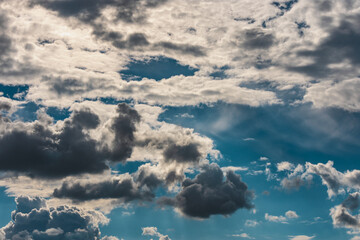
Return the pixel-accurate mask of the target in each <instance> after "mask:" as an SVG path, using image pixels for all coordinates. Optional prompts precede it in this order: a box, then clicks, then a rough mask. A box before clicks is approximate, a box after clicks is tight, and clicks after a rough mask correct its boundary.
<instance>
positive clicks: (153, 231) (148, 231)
mask: <svg viewBox="0 0 360 240" xmlns="http://www.w3.org/2000/svg"><path fill="white" fill-rule="evenodd" d="M142 235H143V236H154V237H158V238H159V240H171V238H169V236H168V235H163V234H161V233H159V232H158V229H157V227H144V228H142Z"/></svg>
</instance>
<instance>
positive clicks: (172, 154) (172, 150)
mask: <svg viewBox="0 0 360 240" xmlns="http://www.w3.org/2000/svg"><path fill="white" fill-rule="evenodd" d="M200 157H201V154H200V152H199V150H198V145H197V144H196V143H190V144H187V145H184V146H179V145H176V144H171V145H170V146H168V147H167V148H166V149H165V151H164V158H165V160H166V161H176V162H179V163H197V162H198V161H199V159H200Z"/></svg>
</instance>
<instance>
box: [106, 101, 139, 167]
mask: <svg viewBox="0 0 360 240" xmlns="http://www.w3.org/2000/svg"><path fill="white" fill-rule="evenodd" d="M117 112H118V116H117V117H116V118H115V119H114V121H113V124H112V126H111V130H112V131H113V132H114V134H115V139H114V142H113V146H112V150H110V153H109V154H110V159H111V160H112V161H125V160H126V158H128V157H130V156H131V153H132V149H133V147H134V145H135V143H134V140H135V139H134V132H135V130H136V128H135V124H136V123H138V122H139V121H140V115H139V114H138V112H137V111H136V110H134V109H131V108H130V107H129V106H128V105H126V104H125V103H122V104H119V105H118V108H117Z"/></svg>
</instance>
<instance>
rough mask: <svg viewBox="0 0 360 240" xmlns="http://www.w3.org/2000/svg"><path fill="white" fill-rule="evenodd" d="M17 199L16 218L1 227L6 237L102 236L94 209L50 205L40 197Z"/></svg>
mask: <svg viewBox="0 0 360 240" xmlns="http://www.w3.org/2000/svg"><path fill="white" fill-rule="evenodd" d="M16 202H17V210H16V211H15V212H13V214H12V221H11V222H10V223H9V224H7V225H6V226H5V227H3V228H2V229H1V230H2V231H3V233H4V235H5V236H3V237H4V238H5V239H13V240H20V239H28V240H30V239H32V240H75V239H89V240H99V239H101V236H100V230H99V227H98V225H97V224H98V223H97V222H96V221H94V220H93V214H91V212H86V211H83V210H80V209H78V208H75V207H69V206H60V207H57V208H47V207H46V204H45V201H44V200H43V199H39V198H34V199H32V198H29V197H19V198H17V199H16ZM0 237H1V236H0Z"/></svg>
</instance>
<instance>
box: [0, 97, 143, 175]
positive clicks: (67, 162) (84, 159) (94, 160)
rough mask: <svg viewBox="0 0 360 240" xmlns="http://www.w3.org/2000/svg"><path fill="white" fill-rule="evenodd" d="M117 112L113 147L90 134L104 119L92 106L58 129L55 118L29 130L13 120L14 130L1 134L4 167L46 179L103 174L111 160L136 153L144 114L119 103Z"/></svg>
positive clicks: (67, 120) (112, 129)
mask: <svg viewBox="0 0 360 240" xmlns="http://www.w3.org/2000/svg"><path fill="white" fill-rule="evenodd" d="M117 114H118V115H117V116H115V117H114V118H113V120H112V121H113V122H112V125H111V126H110V130H111V132H112V133H113V135H114V138H113V140H112V143H111V144H112V146H111V147H108V146H106V147H102V146H101V144H100V143H99V142H98V141H97V140H95V139H93V138H92V137H91V136H90V133H89V131H90V130H92V129H95V128H97V127H98V126H99V124H100V119H99V116H97V115H96V114H95V113H93V112H91V111H90V109H88V108H84V109H81V110H76V111H74V112H73V113H72V115H71V117H70V118H68V119H66V120H65V121H64V122H63V125H62V126H61V127H60V129H59V130H57V131H54V130H53V126H51V124H52V122H51V121H50V122H47V121H45V122H40V121H37V122H34V123H33V124H32V125H28V126H27V127H26V128H28V129H26V128H25V130H24V129H20V128H15V127H16V123H10V126H11V124H12V125H14V129H11V128H10V130H7V131H6V132H4V133H2V135H1V136H0V143H1V144H0V159H1V160H0V162H1V167H0V170H3V171H11V172H15V173H21V174H26V175H28V176H31V177H45V178H61V177H66V176H69V175H77V174H82V173H100V172H102V171H104V170H106V169H108V168H109V167H108V165H107V164H106V160H107V159H111V160H112V161H114V162H121V161H125V160H126V159H127V158H129V157H130V155H131V153H132V149H133V146H134V131H135V130H136V129H135V124H136V123H137V122H139V121H140V116H139V115H138V113H137V112H136V111H135V110H133V109H131V108H130V107H129V106H128V105H126V104H119V105H118V107H117ZM47 118H48V116H47ZM45 119H46V118H45ZM19 149H21V151H19Z"/></svg>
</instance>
